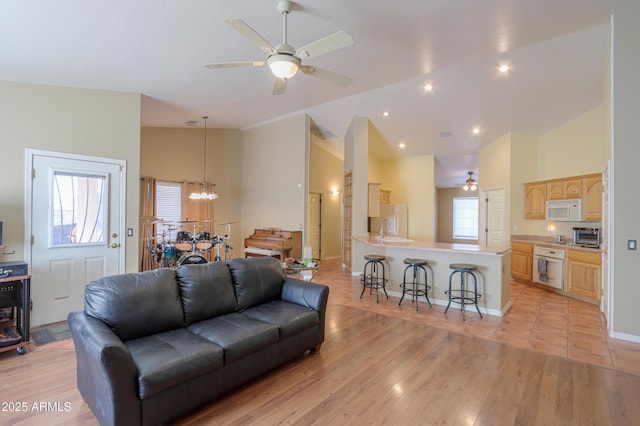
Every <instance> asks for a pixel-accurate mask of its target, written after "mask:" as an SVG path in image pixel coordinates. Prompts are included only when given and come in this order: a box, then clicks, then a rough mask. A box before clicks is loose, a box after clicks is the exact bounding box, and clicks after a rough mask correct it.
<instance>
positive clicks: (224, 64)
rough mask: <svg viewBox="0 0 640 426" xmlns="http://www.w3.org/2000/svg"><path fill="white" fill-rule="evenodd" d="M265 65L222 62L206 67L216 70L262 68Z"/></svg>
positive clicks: (263, 62)
mask: <svg viewBox="0 0 640 426" xmlns="http://www.w3.org/2000/svg"><path fill="white" fill-rule="evenodd" d="M264 64H266V62H265V61H242V62H222V63H219V64H209V65H205V67H207V68H209V69H211V70H214V69H219V68H237V67H261V66H263V65H264Z"/></svg>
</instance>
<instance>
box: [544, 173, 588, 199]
mask: <svg viewBox="0 0 640 426" xmlns="http://www.w3.org/2000/svg"><path fill="white" fill-rule="evenodd" d="M581 196H582V180H581V179H579V178H578V179H561V180H554V181H551V182H547V200H575V199H577V198H580V197H581Z"/></svg>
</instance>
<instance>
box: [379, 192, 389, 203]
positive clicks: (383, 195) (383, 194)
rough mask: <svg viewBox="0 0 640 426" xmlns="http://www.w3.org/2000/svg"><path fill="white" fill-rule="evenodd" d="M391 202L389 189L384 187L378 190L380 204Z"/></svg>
mask: <svg viewBox="0 0 640 426" xmlns="http://www.w3.org/2000/svg"><path fill="white" fill-rule="evenodd" d="M389 203H391V191H388V190H386V189H381V190H380V204H389Z"/></svg>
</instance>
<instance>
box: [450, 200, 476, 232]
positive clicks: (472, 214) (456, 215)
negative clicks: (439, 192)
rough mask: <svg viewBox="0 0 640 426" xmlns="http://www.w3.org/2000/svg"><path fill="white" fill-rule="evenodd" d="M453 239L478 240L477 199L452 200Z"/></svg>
mask: <svg viewBox="0 0 640 426" xmlns="http://www.w3.org/2000/svg"><path fill="white" fill-rule="evenodd" d="M453 238H456V239H460V240H477V239H478V197H455V198H454V199H453Z"/></svg>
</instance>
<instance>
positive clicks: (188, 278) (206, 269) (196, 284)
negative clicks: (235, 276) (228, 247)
mask: <svg viewBox="0 0 640 426" xmlns="http://www.w3.org/2000/svg"><path fill="white" fill-rule="evenodd" d="M176 277H177V278H178V286H179V288H180V295H181V296H182V307H183V309H184V322H185V324H187V325H189V324H193V323H194V322H198V321H203V320H206V319H209V318H214V317H217V316H220V315H224V314H229V313H231V312H235V311H236V310H237V308H238V305H237V303H236V294H235V290H234V288H233V282H232V281H231V272H230V271H229V267H228V266H227V264H226V263H225V262H211V263H205V264H202V265H183V266H179V267H178V268H177V269H176Z"/></svg>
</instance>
